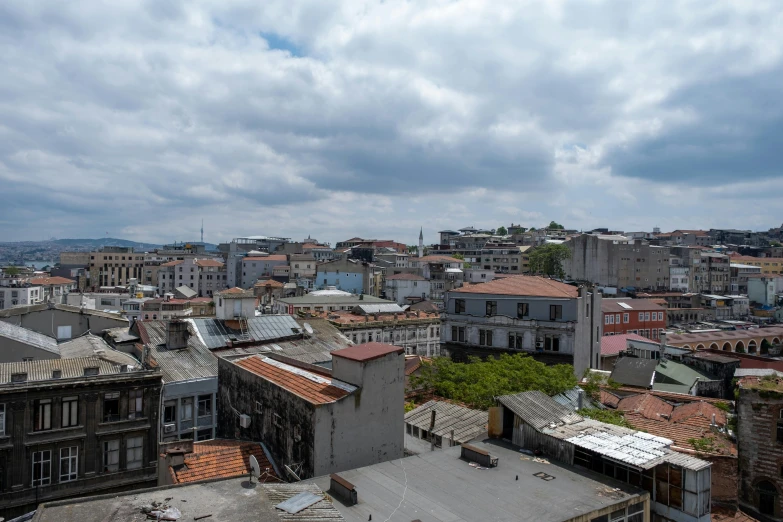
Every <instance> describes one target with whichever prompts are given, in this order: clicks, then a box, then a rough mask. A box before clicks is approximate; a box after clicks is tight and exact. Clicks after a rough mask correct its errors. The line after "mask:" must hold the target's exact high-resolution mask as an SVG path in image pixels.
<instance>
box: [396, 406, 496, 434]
mask: <svg viewBox="0 0 783 522" xmlns="http://www.w3.org/2000/svg"><path fill="white" fill-rule="evenodd" d="M433 411H434V412H435V427H434V428H433V429H432V433H434V434H435V435H440V436H442V437H446V438H449V439H451V432H452V431H454V440H455V441H456V442H458V443H460V444H462V443H463V442H468V441H470V440H473V439H474V438H475V437H477V436H479V435H481V434H482V433H484V432H485V431H486V430H487V423H488V422H489V413H487V412H486V411H481V410H472V409H470V408H466V407H464V406H459V405H457V404H451V403H450V402H444V401H429V402H427V403H425V404H422V405H421V406H419V407H418V408H416V409H414V410H411V411H409V412H408V413H406V414H405V423H406V424H411V425H413V426H416V427H418V428H420V429H423V430H429V429H430V421H431V418H432V412H433Z"/></svg>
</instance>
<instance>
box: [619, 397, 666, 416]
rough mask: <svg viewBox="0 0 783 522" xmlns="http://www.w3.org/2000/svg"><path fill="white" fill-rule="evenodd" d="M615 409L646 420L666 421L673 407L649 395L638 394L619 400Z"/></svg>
mask: <svg viewBox="0 0 783 522" xmlns="http://www.w3.org/2000/svg"><path fill="white" fill-rule="evenodd" d="M617 409H618V410H620V411H625V412H634V413H638V414H640V415H642V416H643V417H645V418H647V419H652V420H666V419H667V417H668V416H670V415H671V413H672V410H673V409H674V407H673V406H672V405H671V404H669V403H668V402H666V401H664V400H662V399H659V398H658V397H655V396H654V395H650V394H649V393H640V394H639V395H632V396H630V397H624V398H623V399H620V402H619V403H618V404H617Z"/></svg>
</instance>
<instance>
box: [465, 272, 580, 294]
mask: <svg viewBox="0 0 783 522" xmlns="http://www.w3.org/2000/svg"><path fill="white" fill-rule="evenodd" d="M451 293H454V294H460V293H468V294H498V295H524V296H540V297H561V298H570V299H574V298H576V297H578V296H579V291H578V290H577V288H576V287H575V286H571V285H567V284H565V283H560V282H559V281H554V280H552V279H547V278H545V277H539V276H525V275H515V276H511V277H505V278H502V279H495V280H493V281H489V282H486V283H479V284H477V285H469V286H463V287H462V288H459V289H457V290H453V291H452V292H451Z"/></svg>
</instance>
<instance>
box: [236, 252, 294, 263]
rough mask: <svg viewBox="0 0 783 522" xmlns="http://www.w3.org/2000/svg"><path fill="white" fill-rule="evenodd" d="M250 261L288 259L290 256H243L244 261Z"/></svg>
mask: <svg viewBox="0 0 783 522" xmlns="http://www.w3.org/2000/svg"><path fill="white" fill-rule="evenodd" d="M249 261H259V262H261V263H263V262H264V261H288V256H286V255H285V254H271V255H268V256H246V257H243V258H242V262H243V263H247V262H249Z"/></svg>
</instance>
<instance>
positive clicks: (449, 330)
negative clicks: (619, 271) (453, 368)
mask: <svg viewBox="0 0 783 522" xmlns="http://www.w3.org/2000/svg"><path fill="white" fill-rule="evenodd" d="M600 311H601V294H599V293H597V292H592V293H589V292H587V291H586V290H585V289H584V288H582V289H577V288H576V287H574V286H571V285H566V284H563V283H560V282H557V281H554V280H550V279H545V278H543V277H537V276H510V277H506V278H502V279H496V280H494V281H490V282H489V283H482V284H478V285H469V286H464V287H462V288H460V289H458V290H453V291H451V292H449V293H448V294H447V299H446V309H445V312H444V314H443V316H442V321H443V324H442V328H443V335H442V336H441V338H442V340H443V341H445V343H446V345H445V346H444V347H443V349H444V350H447V353H449V354H450V355H451V356H452V358H454V359H457V360H465V359H466V358H467V356H469V355H479V356H487V355H496V354H499V353H519V352H524V353H530V354H533V355H534V356H537V357H542V356H543V358H545V359H546V360H547V361H552V362H555V361H557V362H562V363H568V364H573V365H574V370H575V372H576V374H577V375H581V374H582V372H583V371H584V370H585V369H586V368H598V367H599V364H600V353H601V337H602V331H603V316H602V314H601V312H600Z"/></svg>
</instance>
